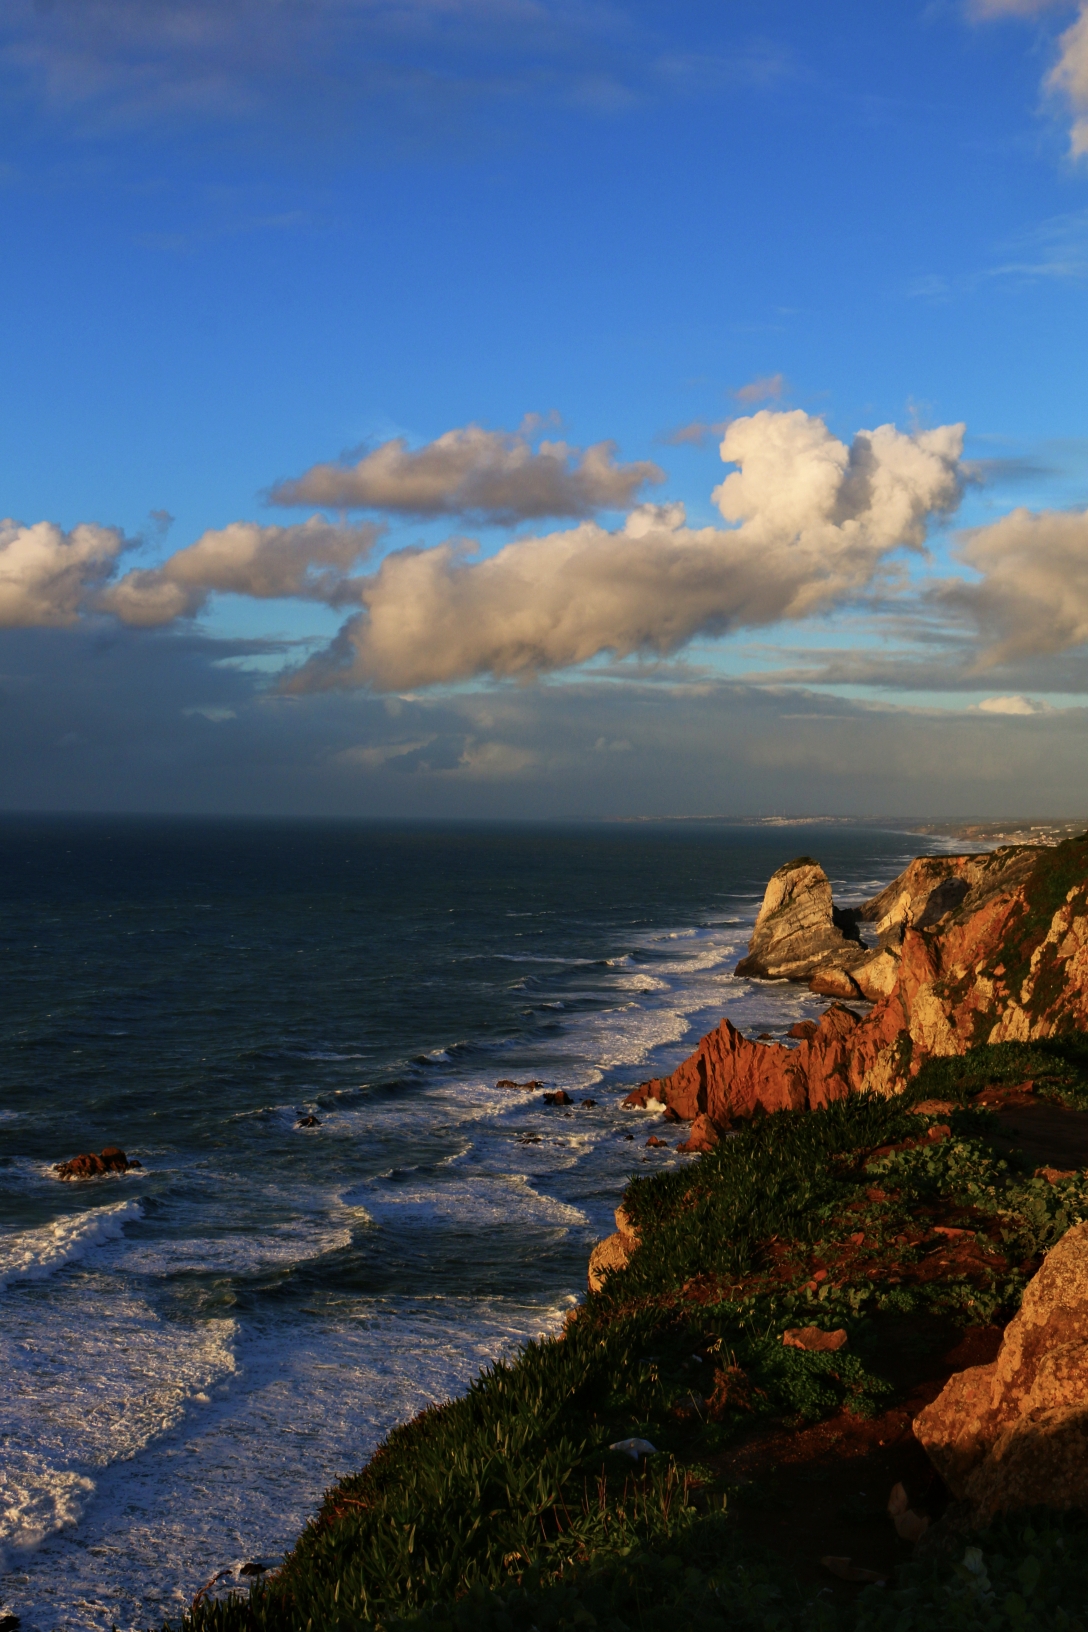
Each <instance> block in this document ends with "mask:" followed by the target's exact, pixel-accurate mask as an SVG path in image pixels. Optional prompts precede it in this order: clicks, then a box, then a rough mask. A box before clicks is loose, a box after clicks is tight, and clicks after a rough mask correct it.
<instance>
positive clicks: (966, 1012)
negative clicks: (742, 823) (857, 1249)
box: [624, 836, 1088, 1131]
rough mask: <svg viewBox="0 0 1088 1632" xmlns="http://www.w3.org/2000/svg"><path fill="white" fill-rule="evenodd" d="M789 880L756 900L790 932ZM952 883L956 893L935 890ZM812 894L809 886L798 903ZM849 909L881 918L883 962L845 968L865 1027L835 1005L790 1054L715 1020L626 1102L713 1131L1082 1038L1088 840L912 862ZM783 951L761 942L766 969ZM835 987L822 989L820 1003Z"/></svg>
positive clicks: (1087, 983)
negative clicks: (932, 1064)
mask: <svg viewBox="0 0 1088 1632" xmlns="http://www.w3.org/2000/svg"><path fill="white" fill-rule="evenodd" d="M809 865H810V864H809V863H808V862H807V861H805V862H803V863H797V864H791V868H792V869H793V871H794V872H796V871H797V869H798V868H801V869H802V870H803V869H804V868H807V867H808V866H809ZM789 873H790V869H779V873H777V874H776V875H775V878H776V879H779V884H780V885H781V886H782V888H781V891H780V893H779V894H778V895H777V896H772V894H771V891H770V890H768V899H769V900H771V901H772V903H773V902H774V901H775V900H777V901H778V902H779V906H780V907H781V910H782V912H783V913H784V914H785V917H786V920H787V921H792V919H791V917H790V915H791V913H792V912H793V908H792V906H790V904H789V903H790V901H792V900H794V899H796V892H795V894H794V896H790V895H789V892H788V890H787V889H786V883H788V879H787V880H786V883H784V882H783V880H782V878H781V877H780V875H781V874H789ZM821 876H823V875H822V873H821ZM825 883H826V879H825ZM950 883H955V885H956V889H955V890H947V889H944V886H945V885H947V884H950ZM772 884H774V880H773V879H772ZM815 884H818V880H817V881H815V883H814V882H813V879H812V877H811V876H809V885H810V886H812V889H809V886H806V887H805V888H806V890H807V891H808V895H809V898H810V899H812V898H813V890H814V889H815ZM965 884H966V886H967V887H966V890H965V889H964V888H963V886H964V885H965ZM939 889H940V890H942V891H943V893H942V894H941V895H940V897H939V898H938V899H937V901H936V902H935V903H933V905H932V910H931V905H930V904H931V902H933V897H934V895H935V893H936V892H937V891H938V890H939ZM817 893H818V892H817ZM828 898H829V890H828ZM820 899H824V900H825V905H826V899H825V898H824V897H823V896H822V895H821V896H820ZM950 902H951V903H952V904H951V905H949V903H950ZM889 903H890V904H889ZM956 903H958V904H956ZM765 906H766V903H765ZM777 910H778V909H774V910H773V911H772V913H771V914H770V916H771V917H774V916H775V912H776V911H777ZM821 910H822V909H821ZM861 911H862V912H863V913H866V914H869V915H873V914H876V913H877V912H880V913H881V914H882V916H881V917H880V918H877V919H875V922H876V927H877V930H878V932H879V933H881V934H882V935H884V936H885V937H886V945H885V947H884V949H883V950H877V951H875V952H869V953H866V952H864V949H862V951H861V959H862V960H863V961H858V962H854V963H852V966H851V968H850V970H849V974H850V978H851V980H852V981H853V982H854V983H855V985H856V986H858V987H860V988H861V989H862V990H863V991H864V992H865V995H866V996H869V997H871V998H873V999H874V1007H873V1009H872V1010H871V1012H870V1013H869V1014H868V1015H866V1016H865V1018H864V1019H862V1018H860V1016H859V1014H858V1013H857V1012H856V1011H854V1010H853V1009H851V1008H850V1006H849V1003H848V1002H847V1003H835V1004H833V1005H832V1006H831V1008H829V1009H828V1011H827V1013H826V1014H825V1015H824V1016H823V1018H822V1019H821V1020H820V1022H819V1024H818V1025H817V1026H816V1027H815V1028H814V1029H813V1030H812V1032H811V1034H808V1035H805V1036H804V1037H802V1038H801V1040H800V1045H799V1046H798V1047H796V1048H789V1047H787V1046H786V1045H785V1044H783V1043H773V1042H764V1041H760V1040H753V1039H751V1038H749V1037H745V1036H744V1035H743V1034H742V1033H741V1032H739V1031H738V1030H737V1029H736V1027H734V1026H733V1025H731V1023H730V1022H729V1020H727V1019H726V1020H723V1021H722V1022H721V1024H720V1025H719V1026H718V1027H717V1029H716V1030H714V1031H712V1032H710V1033H708V1035H707V1036H706V1037H704V1038H703V1039H702V1041H701V1042H700V1044H699V1047H698V1048H697V1049H696V1050H695V1052H694V1053H693V1054H692V1055H690V1056H689V1058H688V1059H686V1060H685V1061H684V1062H683V1064H682V1065H680V1066H679V1067H678V1068H677V1069H676V1070H675V1071H674V1072H672V1074H671V1075H670V1076H667V1077H660V1078H654V1079H653V1080H652V1081H651V1082H647V1083H643V1084H642V1086H641V1087H640V1088H638V1089H636V1090H635V1092H634V1093H633V1094H629V1095H628V1097H627V1099H626V1100H625V1102H624V1103H625V1104H627V1105H633V1106H645V1105H647V1104H648V1102H649V1101H650V1100H654V1101H656V1102H657V1103H658V1104H660V1105H664V1106H665V1107H666V1110H667V1114H669V1115H673V1116H678V1117H680V1118H681V1119H683V1120H685V1121H689V1122H690V1121H693V1120H694V1119H695V1117H696V1116H699V1115H700V1114H702V1115H705V1116H708V1117H709V1118H710V1120H711V1121H712V1122H713V1123H714V1124H715V1126H716V1128H718V1129H719V1131H720V1130H722V1129H724V1128H725V1127H728V1125H729V1124H730V1122H732V1121H733V1120H734V1119H736V1118H737V1117H744V1116H750V1115H751V1114H752V1113H753V1111H755V1110H757V1109H758V1108H760V1107H762V1108H763V1109H764V1110H767V1111H779V1110H804V1109H813V1108H816V1107H819V1106H821V1105H827V1104H829V1103H831V1102H832V1101H833V1100H836V1099H841V1098H842V1097H843V1095H845V1094H848V1093H851V1092H855V1091H859V1090H860V1091H868V1092H874V1093H882V1094H894V1093H900V1092H901V1091H902V1090H903V1088H904V1087H905V1086H906V1084H907V1082H908V1080H909V1078H910V1076H911V1075H913V1074H915V1073H916V1072H917V1071H918V1070H919V1069H920V1068H921V1066H922V1065H923V1064H924V1062H925V1061H926V1060H927V1059H929V1058H931V1057H932V1056H934V1055H955V1054H963V1053H965V1052H966V1051H967V1049H968V1048H970V1047H972V1046H973V1045H974V1044H975V1043H979V1042H986V1041H990V1042H1000V1041H1003V1040H1004V1039H1006V1038H1011V1039H1014V1040H1027V1039H1029V1038H1039V1037H1050V1036H1053V1035H1054V1034H1055V1033H1057V1032H1060V1031H1063V1030H1072V1029H1081V1030H1083V1029H1086V1028H1088V836H1085V837H1084V838H1080V839H1070V840H1067V841H1066V842H1065V843H1064V844H1061V845H1058V846H1055V847H1053V848H1048V849H1040V848H1037V847H1034V846H1010V847H1007V848H1006V849H1004V850H998V851H994V852H992V853H991V854H988V855H983V856H941V857H922V858H921V859H920V860H919V861H916V862H912V863H911V866H910V867H908V868H907V870H906V872H904V873H903V874H902V875H901V876H900V878H899V879H897V880H896V881H895V883H894V884H893V885H889V887H888V889H887V890H886V891H883V892H882V894H881V895H879V896H877V897H875V899H874V900H873V901H871V902H868V903H866V906H865V907H864V908H862V909H861ZM761 917H762V914H761ZM934 920H935V921H934ZM824 928H825V930H826V919H825V921H824ZM767 933H768V935H770V931H768V932H767ZM789 939H790V937H789V935H785V936H777V937H771V940H770V941H767V942H766V944H767V945H768V946H769V945H771V942H772V941H773V942H774V944H779V943H781V944H780V945H779V951H777V952H774V953H773V956H772V959H771V963H770V964H769V965H768V967H770V968H775V969H782V968H784V967H785V962H786V942H788V941H789ZM754 942H755V937H753V944H754ZM893 943H894V944H893ZM800 945H801V941H800V940H795V941H794V942H793V947H794V951H797V950H798V948H799V947H800ZM790 955H791V956H792V954H790ZM776 958H781V960H782V961H780V962H777V963H776V962H775V961H774V959H776ZM739 967H741V968H742V969H743V968H744V965H743V964H742V965H740V966H739ZM797 967H800V964H798V965H797ZM820 973H821V975H823V974H826V966H825V967H824V968H823V969H821V971H820ZM863 982H864V983H866V984H865V985H864V986H863V984H862V983H863ZM841 989H842V988H839V987H835V986H831V985H830V983H829V995H832V994H833V993H834V991H837V990H841ZM798 1029H802V1028H798ZM803 1029H804V1030H805V1031H806V1032H807V1030H808V1028H807V1026H806V1027H805V1028H803ZM795 1034H796V1033H795Z"/></svg>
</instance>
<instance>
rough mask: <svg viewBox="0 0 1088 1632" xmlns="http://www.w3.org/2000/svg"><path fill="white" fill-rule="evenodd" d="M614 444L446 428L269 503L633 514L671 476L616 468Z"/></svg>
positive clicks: (387, 447) (313, 473)
mask: <svg viewBox="0 0 1088 1632" xmlns="http://www.w3.org/2000/svg"><path fill="white" fill-rule="evenodd" d="M615 453H616V448H615V444H614V443H613V442H598V443H595V444H594V446H593V447H591V448H586V449H585V451H584V452H583V451H582V450H581V449H578V448H572V447H569V446H568V445H567V443H565V442H541V443H540V444H539V446H538V447H537V448H536V449H535V451H534V449H533V447H532V444H531V443H530V441H529V439H528V437H527V436H526V435H524V434H523V433H522V432H516V433H511V432H508V431H485V430H484V429H483V428H482V427H481V426H479V425H467V426H465V427H464V428H463V429H459V430H454V431H446V432H445V434H444V435H442V436H440V437H438V438H436V440H435V441H434V442H428V443H427V444H426V446H424V447H422V448H415V449H411V448H409V446H408V444H407V442H406V440H405V439H404V437H396V438H394V439H393V440H392V441H389V442H383V443H382V444H381V446H380V447H377V448H374V449H372V451H371V452H370V453H367V454H364V456H363V457H362V458H361V459H360V460H359V462H358V463H357V464H354V465H332V464H325V465H312V466H311V467H310V469H309V470H307V471H305V472H304V473H303V474H302V475H301V476H298V477H296V478H294V479H293V480H290V481H283V482H278V483H277V484H276V485H275V487H273V489H272V493H271V498H272V501H273V503H275V504H282V505H293V504H319V505H325V506H327V507H329V508H331V509H337V510H352V509H359V510H382V511H386V512H390V513H396V514H400V515H408V516H462V517H468V518H472V519H474V520H478V521H483V522H498V523H507V524H513V523H516V522H519V521H525V520H530V519H533V520H538V519H540V518H542V517H544V516H590V515H593V513H594V512H595V511H597V510H629V509H630V508H631V507H632V505H633V504H635V503H636V502H637V497H638V494H639V492H640V490H641V489H642V488H643V487H645V486H646V484H647V483H657V482H663V481H664V480H665V473H664V471H663V470H661V469H660V467H659V466H657V465H655V464H652V463H650V462H649V461H648V460H640V461H638V462H636V463H634V464H629V465H621V464H617V463H616V458H615Z"/></svg>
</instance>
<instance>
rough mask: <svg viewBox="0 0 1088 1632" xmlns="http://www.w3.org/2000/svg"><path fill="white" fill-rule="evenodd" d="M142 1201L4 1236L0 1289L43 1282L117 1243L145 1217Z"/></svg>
mask: <svg viewBox="0 0 1088 1632" xmlns="http://www.w3.org/2000/svg"><path fill="white" fill-rule="evenodd" d="M143 1212H144V1210H143V1207H142V1206H141V1204H140V1203H139V1202H138V1201H118V1202H114V1204H113V1205H112V1206H109V1207H95V1208H93V1209H91V1210H89V1211H85V1212H79V1213H65V1214H64V1215H63V1216H62V1217H60V1218H55V1219H54V1220H53V1222H52V1223H51V1224H43V1225H42V1226H41V1227H40V1228H38V1229H36V1230H20V1231H17V1232H16V1233H14V1234H11V1235H4V1236H0V1289H2V1288H4V1287H6V1286H9V1285H10V1284H11V1282H12V1281H25V1280H40V1279H41V1278H42V1277H43V1276H46V1275H52V1274H53V1272H54V1271H55V1270H58V1269H61V1268H63V1266H64V1265H65V1264H69V1263H71V1262H72V1261H73V1260H74V1259H77V1258H83V1257H85V1256H86V1255H87V1253H88V1252H90V1251H91V1250H92V1249H93V1248H94V1247H98V1246H101V1245H102V1244H103V1242H105V1241H114V1240H116V1239H117V1237H118V1236H119V1235H121V1234H122V1232H123V1230H124V1227H125V1225H126V1224H129V1223H133V1222H134V1221H135V1220H136V1219H138V1218H142V1217H143Z"/></svg>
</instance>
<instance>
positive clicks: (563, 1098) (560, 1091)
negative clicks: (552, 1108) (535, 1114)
mask: <svg viewBox="0 0 1088 1632" xmlns="http://www.w3.org/2000/svg"><path fill="white" fill-rule="evenodd" d="M544 1103H545V1105H573V1104H574V1101H573V1099H571V1097H570V1095H569V1094H568V1093H567V1090H566V1089H565V1088H557V1089H556V1090H555V1092H554V1093H553V1094H545V1095H544Z"/></svg>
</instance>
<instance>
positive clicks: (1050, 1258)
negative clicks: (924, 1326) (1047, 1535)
mask: <svg viewBox="0 0 1088 1632" xmlns="http://www.w3.org/2000/svg"><path fill="white" fill-rule="evenodd" d="M914 1432H915V1435H916V1437H917V1438H918V1439H919V1441H920V1442H921V1444H922V1445H923V1446H924V1447H925V1450H926V1453H927V1455H928V1456H929V1459H930V1461H931V1462H932V1463H933V1465H934V1467H935V1468H936V1469H937V1471H938V1473H939V1474H940V1475H941V1477H942V1478H943V1479H944V1481H945V1483H946V1484H947V1485H948V1487H949V1489H950V1490H951V1491H952V1493H953V1495H954V1496H956V1497H957V1498H958V1499H959V1500H960V1501H961V1502H963V1503H964V1504H966V1507H967V1509H968V1512H969V1514H970V1519H971V1522H973V1523H979V1524H984V1523H987V1522H988V1521H989V1520H990V1519H991V1518H992V1517H993V1516H994V1515H995V1514H997V1513H1000V1512H1005V1511H1008V1510H1011V1509H1013V1508H1018V1507H1030V1506H1036V1505H1038V1506H1047V1507H1055V1508H1070V1507H1076V1508H1083V1509H1088V1223H1085V1224H1076V1225H1074V1226H1073V1228H1072V1229H1070V1230H1067V1231H1066V1233H1065V1235H1063V1236H1062V1238H1061V1240H1060V1241H1059V1242H1058V1244H1057V1246H1055V1247H1054V1248H1052V1250H1051V1251H1050V1252H1049V1253H1048V1254H1047V1256H1046V1259H1045V1260H1044V1262H1043V1266H1042V1268H1041V1269H1040V1270H1039V1272H1038V1274H1037V1275H1036V1276H1035V1277H1034V1278H1033V1280H1031V1281H1030V1282H1029V1283H1028V1286H1027V1288H1026V1289H1025V1292H1024V1297H1023V1301H1022V1303H1021V1305H1020V1310H1019V1313H1018V1314H1017V1315H1016V1316H1015V1317H1014V1318H1013V1320H1011V1321H1010V1322H1009V1325H1008V1326H1007V1327H1006V1329H1005V1335H1004V1337H1003V1339H1002V1343H1001V1348H1000V1350H999V1352H998V1356H997V1359H996V1360H995V1361H993V1362H992V1363H991V1364H990V1365H988V1366H972V1367H971V1368H970V1369H969V1370H967V1371H962V1372H957V1373H956V1374H955V1376H953V1377H951V1378H950V1379H949V1381H948V1382H947V1383H946V1385H945V1387H944V1389H943V1390H942V1391H941V1393H940V1394H939V1395H938V1396H937V1398H936V1399H935V1400H934V1401H933V1402H932V1404H931V1405H928V1406H926V1408H925V1410H924V1411H922V1412H921V1413H920V1414H919V1416H918V1417H917V1418H916V1420H915V1423H914Z"/></svg>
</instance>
